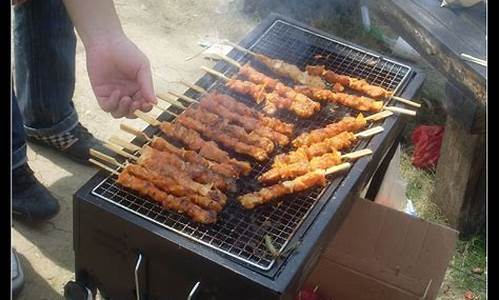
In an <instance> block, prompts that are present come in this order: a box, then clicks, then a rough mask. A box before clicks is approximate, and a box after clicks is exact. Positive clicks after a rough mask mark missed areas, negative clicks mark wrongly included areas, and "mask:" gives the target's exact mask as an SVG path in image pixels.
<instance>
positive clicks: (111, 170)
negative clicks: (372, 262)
mask: <svg viewBox="0 0 500 300" xmlns="http://www.w3.org/2000/svg"><path fill="white" fill-rule="evenodd" d="M89 162H91V163H93V164H94V165H96V166H98V167H100V168H102V169H104V170H106V171H108V172H110V173H111V174H114V175H116V176H118V175H120V172H118V171H116V170H113V169H111V168H110V167H108V166H106V165H105V164H103V163H101V162H99V161H97V160H95V159H93V158H89Z"/></svg>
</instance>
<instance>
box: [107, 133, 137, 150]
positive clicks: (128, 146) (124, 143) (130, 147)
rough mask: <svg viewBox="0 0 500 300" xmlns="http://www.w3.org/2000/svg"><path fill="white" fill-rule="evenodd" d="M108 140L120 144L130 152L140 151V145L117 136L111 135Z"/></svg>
mask: <svg viewBox="0 0 500 300" xmlns="http://www.w3.org/2000/svg"><path fill="white" fill-rule="evenodd" d="M109 141H110V142H111V143H113V144H116V145H118V146H121V147H123V148H125V149H127V150H129V151H131V152H136V151H141V149H142V148H141V147H139V146H137V145H134V144H131V143H129V142H127V141H125V140H123V139H121V138H119V137H117V136H112V137H111V138H109Z"/></svg>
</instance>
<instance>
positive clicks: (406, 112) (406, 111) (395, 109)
mask: <svg viewBox="0 0 500 300" xmlns="http://www.w3.org/2000/svg"><path fill="white" fill-rule="evenodd" d="M384 109H385V110H388V111H392V112H395V113H400V114H403V115H409V116H416V115H417V112H416V111H414V110H409V109H406V108H401V107H397V106H384Z"/></svg>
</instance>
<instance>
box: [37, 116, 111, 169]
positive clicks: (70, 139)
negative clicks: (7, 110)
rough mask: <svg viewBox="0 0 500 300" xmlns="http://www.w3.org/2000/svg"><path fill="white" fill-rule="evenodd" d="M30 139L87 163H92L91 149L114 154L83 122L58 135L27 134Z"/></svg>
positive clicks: (77, 160)
mask: <svg viewBox="0 0 500 300" xmlns="http://www.w3.org/2000/svg"><path fill="white" fill-rule="evenodd" d="M27 139H28V141H30V142H32V143H35V144H38V145H42V146H45V147H49V148H51V149H54V150H56V151H58V152H59V153H61V154H63V155H64V156H66V157H68V158H70V159H72V160H74V161H76V162H78V163H81V164H85V165H91V163H90V162H89V158H90V151H89V150H90V149H91V148H92V149H94V150H97V151H99V152H101V153H105V154H108V155H109V154H112V153H110V151H109V150H108V149H107V148H106V147H104V146H103V143H102V142H101V141H100V140H98V139H96V138H95V137H94V136H93V135H92V133H90V132H89V131H88V130H87V128H85V127H84V126H83V125H82V124H80V123H78V125H77V126H76V127H75V128H74V129H73V130H71V131H69V132H66V133H64V134H61V135H56V136H50V137H46V136H27Z"/></svg>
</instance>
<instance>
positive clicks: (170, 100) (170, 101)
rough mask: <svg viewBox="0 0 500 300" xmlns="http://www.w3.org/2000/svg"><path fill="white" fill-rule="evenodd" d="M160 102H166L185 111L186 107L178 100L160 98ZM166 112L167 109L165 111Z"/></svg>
mask: <svg viewBox="0 0 500 300" xmlns="http://www.w3.org/2000/svg"><path fill="white" fill-rule="evenodd" d="M158 98H159V99H160V100H162V101H165V102H167V103H169V104H170V105H173V106H175V107H177V108H180V109H185V108H186V107H185V106H184V105H182V104H181V103H180V102H177V101H176V100H172V99H171V98H170V99H169V98H167V97H158ZM164 111H166V109H165V110H164Z"/></svg>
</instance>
